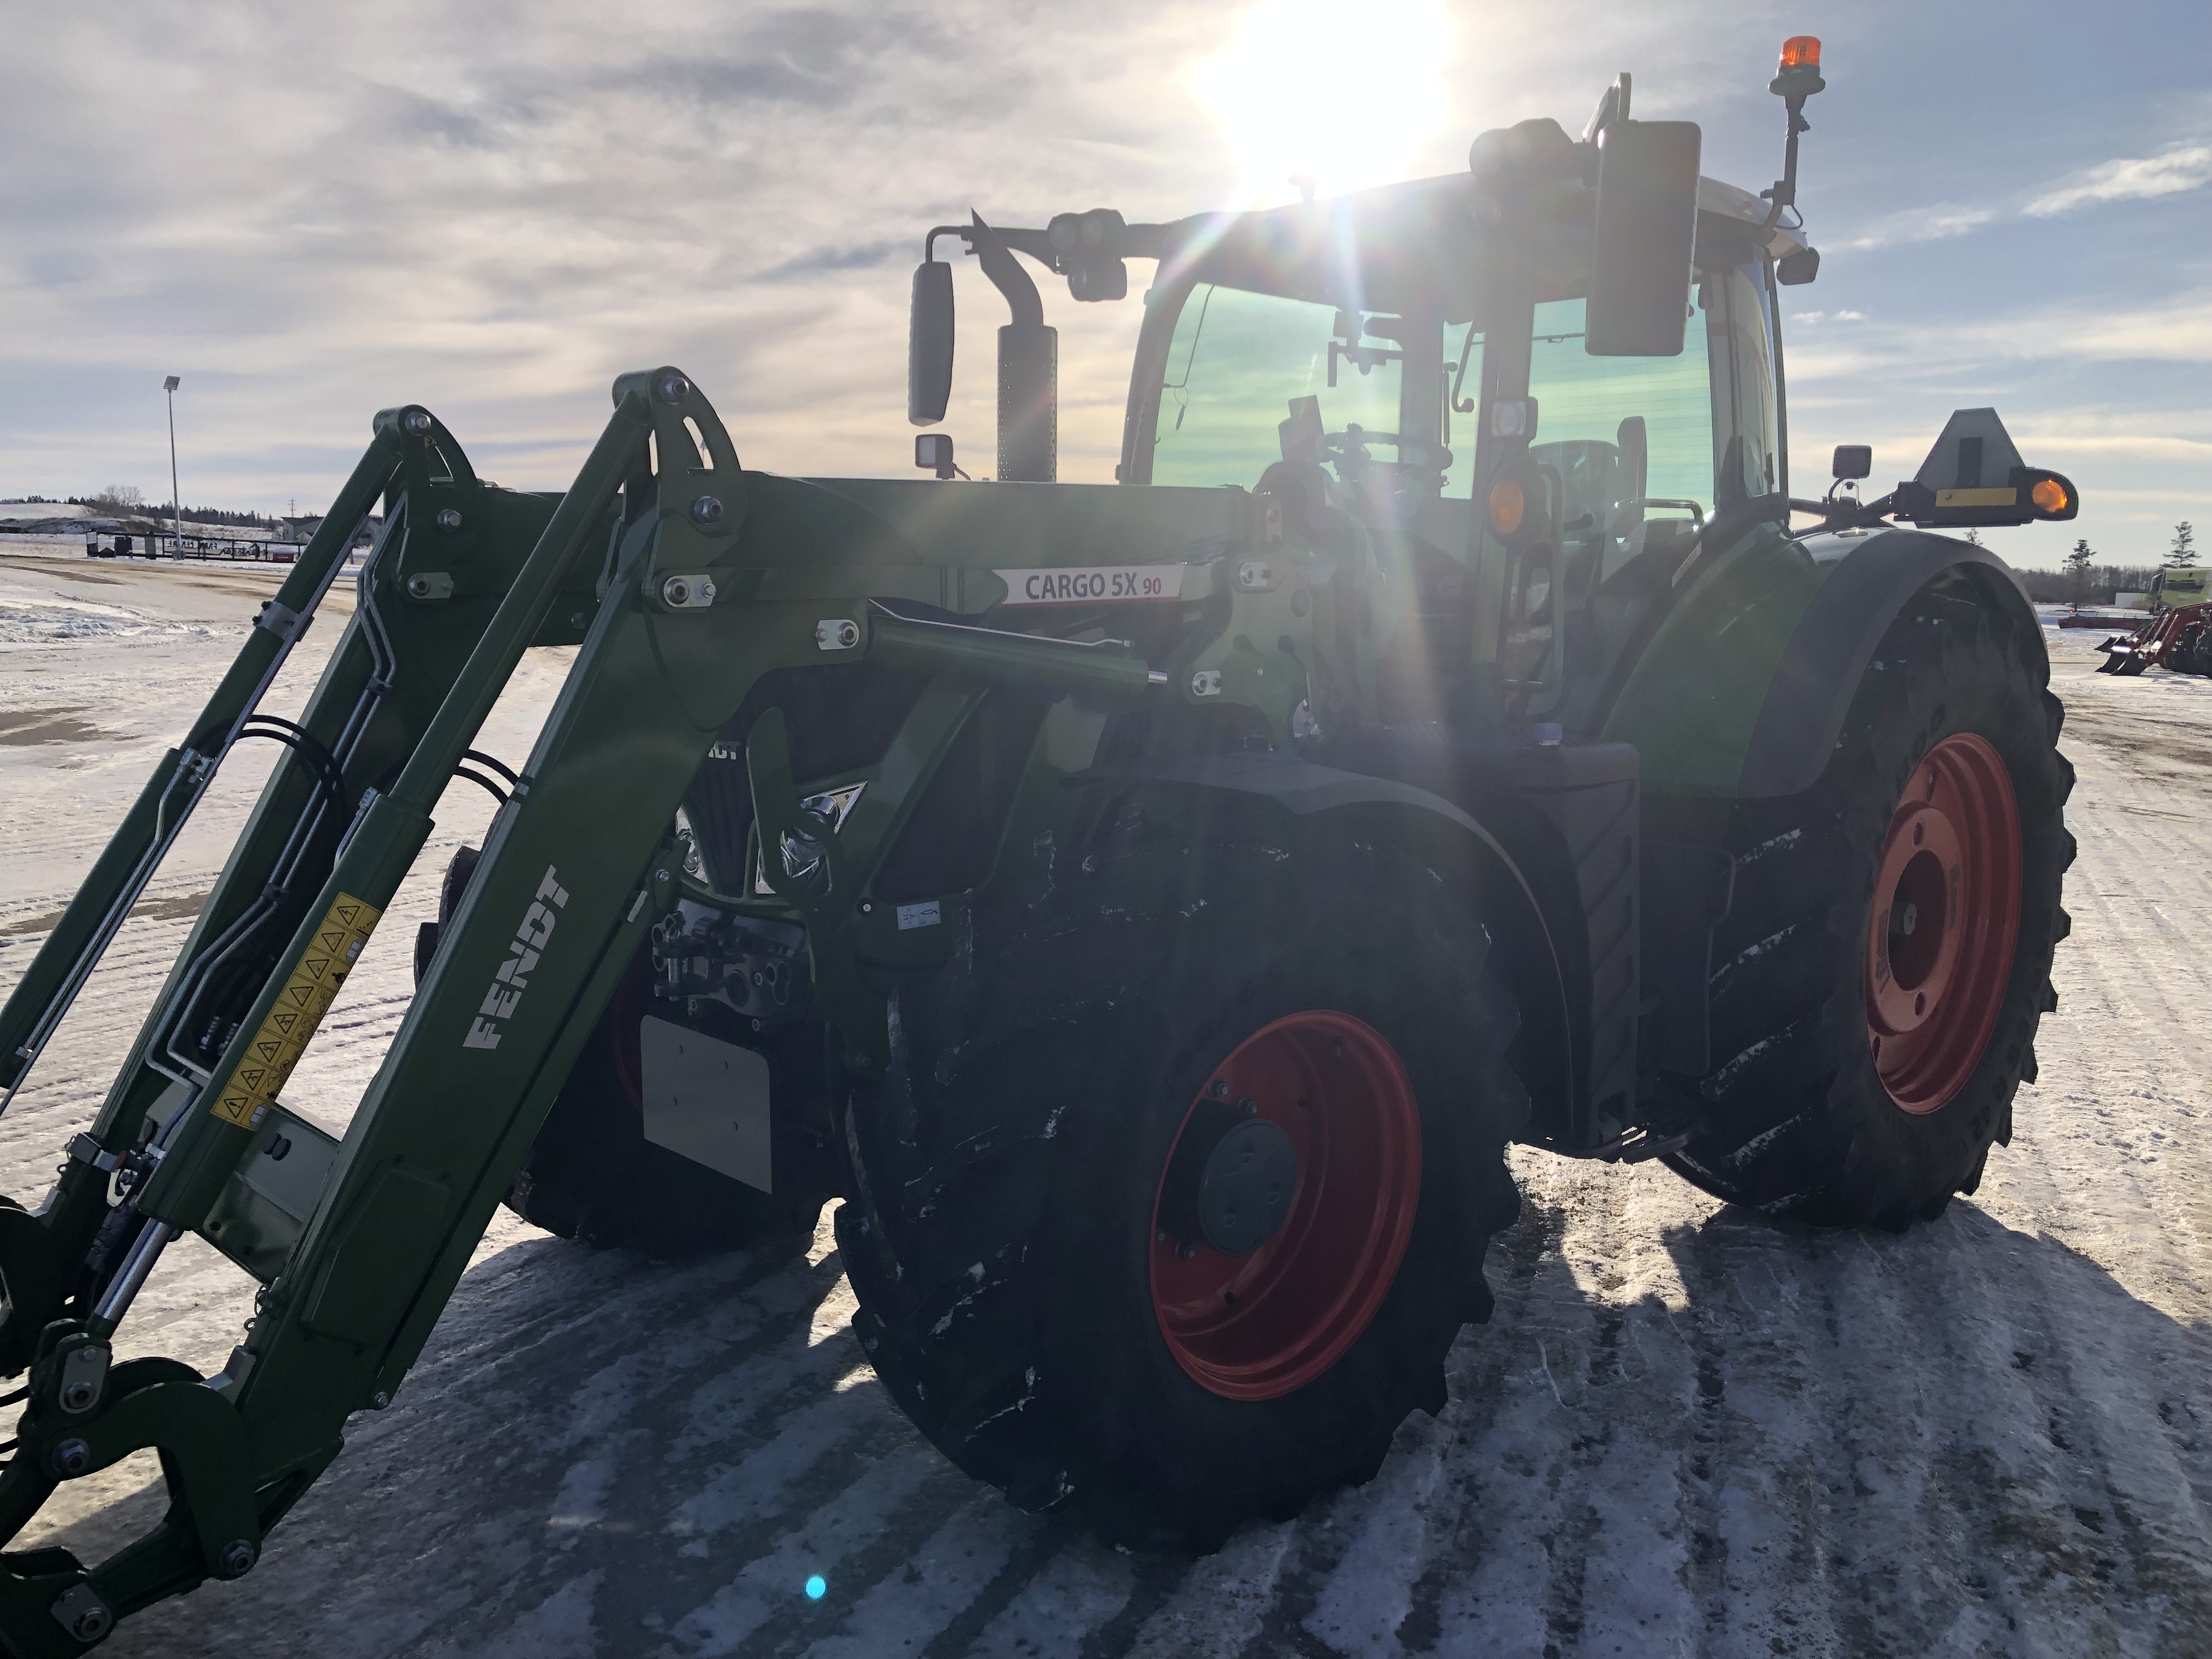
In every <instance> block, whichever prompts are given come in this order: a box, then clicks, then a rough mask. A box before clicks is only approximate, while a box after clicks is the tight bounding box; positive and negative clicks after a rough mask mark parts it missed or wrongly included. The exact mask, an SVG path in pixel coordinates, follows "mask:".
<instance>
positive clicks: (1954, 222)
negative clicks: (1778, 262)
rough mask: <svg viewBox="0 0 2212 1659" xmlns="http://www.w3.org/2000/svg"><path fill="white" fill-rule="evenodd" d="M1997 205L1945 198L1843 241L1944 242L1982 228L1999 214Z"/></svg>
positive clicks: (1857, 244) (1861, 244)
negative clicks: (1965, 203) (1964, 204)
mask: <svg viewBox="0 0 2212 1659" xmlns="http://www.w3.org/2000/svg"><path fill="white" fill-rule="evenodd" d="M1996 217H1997V212H1996V209H1994V208H1978V207H1960V206H1958V205H1957V204H1954V203H1950V202H1942V203H1939V204H1936V206H1934V207H1924V208H1913V209H1911V210H1907V211H1905V212H1904V213H1899V214H1897V215H1895V216H1893V217H1891V218H1889V219H1886V220H1884V221H1883V222H1881V225H1880V226H1878V227H1877V228H1875V229H1873V230H1870V231H1869V232H1868V233H1867V234H1865V235H1863V236H1860V237H1857V238H1854V239H1853V240H1850V241H1849V242H1846V243H1844V246H1845V247H1850V248H1875V247H1892V246H1896V245H1897V244H1899V243H1902V242H1941V241H1946V240H1949V239H1950V238H1951V237H1954V236H1964V235H1965V234H1966V233H1967V232H1968V231H1971V230H1979V229H1980V228H1982V227H1983V226H1984V225H1986V224H1988V223H1989V222H1990V221H1991V220H1993V219H1995V218H1996Z"/></svg>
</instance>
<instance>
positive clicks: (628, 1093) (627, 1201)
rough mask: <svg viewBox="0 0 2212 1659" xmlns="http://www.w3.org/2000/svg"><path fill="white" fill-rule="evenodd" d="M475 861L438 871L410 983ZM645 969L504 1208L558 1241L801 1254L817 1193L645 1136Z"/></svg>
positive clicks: (548, 1122) (560, 1098) (587, 1050)
mask: <svg viewBox="0 0 2212 1659" xmlns="http://www.w3.org/2000/svg"><path fill="white" fill-rule="evenodd" d="M479 856H480V854H479V853H478V850H477V848H473V847H464V848H460V849H459V850H458V851H457V852H455V853H454V854H453V862H452V863H451V864H449V865H447V867H446V876H445V880H444V882H443V883H442V884H441V886H440V887H439V890H438V920H437V921H435V922H425V923H423V924H422V929H421V931H420V932H419V933H417V934H416V941H415V979H416V983H417V984H420V983H421V982H422V975H423V974H424V973H425V972H427V971H428V969H429V965H430V959H431V957H434V956H435V955H436V954H437V949H438V938H439V935H440V934H441V933H442V932H443V931H444V929H445V927H446V925H447V922H449V921H451V920H452V919H453V912H454V911H455V910H456V909H457V908H459V905H460V902H461V896H462V895H463V894H464V893H465V892H466V891H467V890H468V885H469V880H470V878H471V877H472V876H473V875H474V874H475V873H476V867H477V859H478V857H479ZM651 966H652V964H651V961H650V958H649V957H647V954H646V953H645V952H643V951H641V952H640V953H639V957H638V960H637V961H636V962H635V963H632V964H631V965H630V971H629V973H627V974H625V975H623V980H622V982H621V984H619V985H618V986H617V987H616V988H615V994H614V995H613V996H612V997H611V998H610V999H609V1000H608V1002H607V1007H606V1012H605V1013H603V1014H601V1015H600V1016H599V1024H598V1026H597V1027H596V1028H594V1030H592V1035H591V1037H590V1039H589V1040H588V1041H587V1042H586V1043H585V1045H584V1051H583V1053H582V1054H579V1055H578V1056H577V1057H576V1063H575V1066H574V1068H573V1069H571V1070H570V1072H569V1073H568V1081H567V1082H565V1083H563V1084H562V1085H561V1092H560V1093H559V1094H558V1095H556V1097H554V1100H553V1106H552V1109H551V1110H550V1111H549V1112H548V1113H547V1114H546V1115H545V1121H544V1125H543V1126H541V1127H539V1129H538V1138H537V1139H535V1140H534V1141H532V1143H531V1146H530V1151H529V1152H528V1153H527V1154H526V1156H525V1157H524V1158H523V1160H522V1167H521V1168H520V1170H517V1171H516V1172H515V1176H514V1179H513V1182H511V1183H510V1184H509V1186H508V1188H507V1198H506V1203H507V1208H508V1209H510V1210H512V1211H513V1212H515V1214H517V1215H519V1216H520V1217H521V1218H523V1219H524V1220H525V1221H527V1222H529V1223H530V1224H531V1225H532V1226H537V1227H543V1228H544V1230H545V1231H547V1232H549V1233H552V1234H554V1235H555V1236H556V1237H561V1238H574V1239H580V1240H581V1241H582V1242H584V1243H587V1244H593V1245H599V1246H611V1245H617V1244H624V1245H630V1246H633V1247H635V1248H636V1249H641V1250H644V1251H646V1252H647V1253H648V1254H651V1255H697V1254H700V1253H702V1252H706V1251H711V1250H733V1249H751V1248H754V1247H756V1246H763V1245H769V1246H773V1247H775V1248H776V1249H780V1250H784V1251H787V1252H794V1253H795V1252H796V1251H798V1250H801V1249H805V1247H806V1245H807V1243H810V1242H811V1240H812V1238H813V1237H814V1229H815V1225H816V1223H817V1221H818V1220H819V1219H820V1218H821V1214H822V1206H823V1202H824V1201H825V1200H824V1199H823V1196H822V1194H818V1193H816V1194H775V1195H774V1196H771V1195H769V1194H767V1193H763V1192H762V1191H760V1190H759V1189H758V1188H753V1187H748V1186H746V1185H745V1184H744V1182H741V1181H733V1180H732V1179H731V1178H730V1177H729V1176H726V1175H723V1174H721V1173H720V1172H719V1171H718V1170H709V1169H708V1168H706V1167H705V1166H704V1165H703V1164H694V1163H693V1162H692V1161H691V1160H690V1158H682V1157H679V1156H678V1154H676V1153H674V1152H670V1151H669V1150H668V1149H667V1148H666V1147H665V1146H655V1145H653V1142H651V1141H649V1140H647V1139H646V1138H645V1109H644V1097H643V1095H642V1093H641V1086H640V1065H639V1059H638V1036H637V1032H638V1022H639V1021H640V1020H641V1018H643V1017H644V1014H645V1012H646V1007H647V1003H646V997H645V989H646V983H647V974H648V973H649V972H650V970H651Z"/></svg>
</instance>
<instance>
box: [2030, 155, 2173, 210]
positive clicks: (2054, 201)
mask: <svg viewBox="0 0 2212 1659" xmlns="http://www.w3.org/2000/svg"><path fill="white" fill-rule="evenodd" d="M2208 182H2212V148H2208V147H2207V146H2205V145H2203V144H2176V145H2174V146H2173V147H2172V149H2166V150H2164V151H2161V152H2160V154H2158V155H2151V156H2145V157H2142V158H2140V159H2135V160H2121V161H2106V162H2103V163H2102V164H2100V165H2099V166H2097V167H2087V168H2084V169H2083V170H2082V171H2081V172H2080V173H2071V174H2069V176H2068V177H2066V178H2065V179H2062V180H2060V181H2059V182H2058V183H2057V184H2056V185H2052V186H2051V188H2050V189H2049V190H2047V191H2045V192H2044V193H2043V194H2041V195H2039V196H2038V197H2034V198H2033V200H2032V201H2030V202H2029V203H2028V204H2027V206H2025V207H2023V208H2022V209H2021V212H2022V213H2024V214H2027V216H2029V217H2031V218H2035V219H2049V218H2052V217H2054V216H2057V215H2058V214H2061V213H2071V212H2073V211H2074V210H2075V209H2076V208H2079V207H2086V206H2087V205H2089V204H2092V203H2095V202H2130V201H2141V200H2143V199H2145V198H2147V197H2154V196H2177V195H2179V194H2180V193H2181V192H2182V191H2191V190H2197V189H2199V188H2201V187H2202V186H2203V185H2205V184H2206V183H2208Z"/></svg>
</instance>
